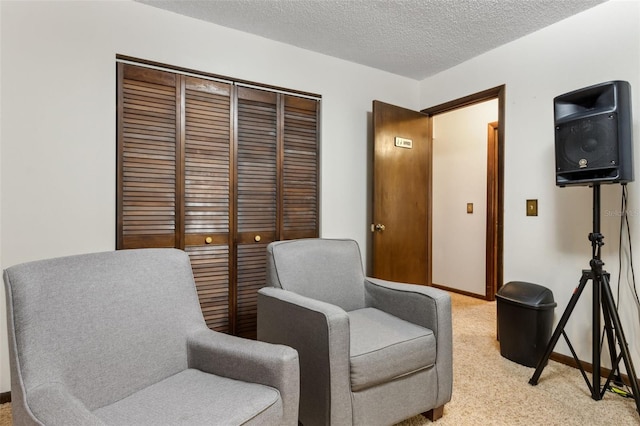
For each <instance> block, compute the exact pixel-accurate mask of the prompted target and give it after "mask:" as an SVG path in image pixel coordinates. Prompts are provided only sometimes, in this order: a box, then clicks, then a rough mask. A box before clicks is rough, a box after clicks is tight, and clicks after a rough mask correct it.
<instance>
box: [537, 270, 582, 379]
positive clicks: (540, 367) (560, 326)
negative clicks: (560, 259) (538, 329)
mask: <svg viewBox="0 0 640 426" xmlns="http://www.w3.org/2000/svg"><path fill="white" fill-rule="evenodd" d="M590 277H591V271H583V272H582V278H580V284H578V287H577V288H576V289H575V290H574V291H573V296H571V299H570V300H569V304H568V305H567V307H566V309H565V310H564V313H563V314H562V317H561V318H560V322H559V323H558V325H557V326H556V329H555V331H554V332H553V334H552V335H551V340H549V344H547V349H545V351H544V355H543V356H542V358H541V359H540V361H538V365H537V366H536V371H535V372H534V373H533V376H532V377H531V379H530V380H529V384H530V385H533V386H535V385H537V384H538V379H540V375H541V374H542V370H544V367H545V366H546V365H547V362H548V361H549V356H551V352H552V351H553V348H555V346H556V343H558V339H559V338H560V336H562V333H563V332H564V326H565V325H567V321H569V317H570V316H571V313H572V312H573V309H574V308H575V306H576V303H578V299H579V298H580V295H581V294H582V291H583V290H584V286H585V285H586V284H587V281H588V280H589V278H590Z"/></svg>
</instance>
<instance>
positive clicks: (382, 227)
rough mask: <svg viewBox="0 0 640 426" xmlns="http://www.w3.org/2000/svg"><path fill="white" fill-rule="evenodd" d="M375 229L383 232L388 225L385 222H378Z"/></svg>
mask: <svg viewBox="0 0 640 426" xmlns="http://www.w3.org/2000/svg"><path fill="white" fill-rule="evenodd" d="M373 229H374V231H378V232H382V231H384V230H385V229H386V227H385V226H384V225H383V224H381V223H378V224H376V225H375V226H374V227H373Z"/></svg>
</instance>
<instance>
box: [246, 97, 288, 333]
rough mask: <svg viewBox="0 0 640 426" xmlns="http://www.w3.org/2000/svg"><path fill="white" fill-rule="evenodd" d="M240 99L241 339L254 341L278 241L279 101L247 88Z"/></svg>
mask: <svg viewBox="0 0 640 426" xmlns="http://www.w3.org/2000/svg"><path fill="white" fill-rule="evenodd" d="M237 94H238V101H237V102H238V105H237V106H238V108H237V111H238V113H237V140H236V153H237V155H236V163H237V165H236V180H237V195H236V197H237V211H236V222H237V236H236V241H237V290H236V297H237V324H236V334H238V335H240V336H244V337H250V338H254V337H255V335H256V313H257V291H258V289H260V288H261V287H264V285H265V279H266V246H267V244H268V243H270V242H272V241H274V240H275V239H276V235H277V234H276V232H277V229H276V222H277V195H278V194H277V176H278V173H277V152H278V149H277V148H278V140H277V135H278V120H277V95H276V94H275V93H273V92H266V91H262V90H254V89H249V88H244V87H239V88H237Z"/></svg>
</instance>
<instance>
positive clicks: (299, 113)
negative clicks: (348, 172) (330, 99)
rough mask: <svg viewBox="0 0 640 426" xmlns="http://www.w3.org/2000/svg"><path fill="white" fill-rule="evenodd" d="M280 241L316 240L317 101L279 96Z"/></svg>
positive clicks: (317, 219)
mask: <svg viewBox="0 0 640 426" xmlns="http://www.w3.org/2000/svg"><path fill="white" fill-rule="evenodd" d="M283 98H284V130H283V133H284V137H283V140H284V142H283V145H284V147H283V150H284V155H283V166H282V212H283V213H282V215H281V221H282V225H281V229H282V232H281V236H280V239H283V240H290V239H295V238H314V237H317V236H318V228H319V224H318V221H319V218H318V191H319V188H318V181H319V178H318V173H319V171H318V164H319V162H318V155H319V152H318V122H319V120H318V101H316V100H313V99H305V98H299V97H295V96H288V95H287V96H283Z"/></svg>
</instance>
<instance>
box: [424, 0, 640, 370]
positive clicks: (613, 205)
mask: <svg viewBox="0 0 640 426" xmlns="http://www.w3.org/2000/svg"><path fill="white" fill-rule="evenodd" d="M610 80H626V81H629V82H630V84H631V87H632V96H633V100H632V103H633V116H634V119H633V131H634V136H635V141H636V149H635V155H634V157H635V160H634V163H635V165H636V173H635V174H636V177H637V178H640V161H639V160H640V148H638V146H637V142H638V140H639V138H640V124H639V121H638V120H639V118H640V3H638V2H637V1H615V0H614V1H611V2H607V3H604V4H602V5H599V6H597V7H594V8H593V9H589V10H587V11H585V12H583V13H581V14H579V15H577V16H574V17H572V18H569V19H567V20H564V21H562V22H559V23H557V24H555V25H552V26H550V27H547V28H545V29H543V30H541V31H538V32H536V33H533V34H531V35H529V36H526V37H524V38H521V39H519V40H516V41H514V42H512V43H510V44H507V45H505V46H502V47H500V48H498V49H495V50H493V51H490V52H488V53H486V54H484V55H482V56H479V57H477V58H475V59H473V60H470V61H468V62H466V63H464V64H461V65H459V66H457V67H455V68H452V69H450V70H447V71H445V72H443V73H441V74H438V75H436V76H433V77H431V78H428V79H426V80H424V81H422V82H421V83H420V92H421V97H420V103H421V107H423V108H426V107H429V106H432V105H437V104H440V103H442V102H445V101H449V100H452V99H457V98H459V97H462V96H466V95H469V94H472V93H476V92H479V91H482V90H485V89H489V88H492V87H496V86H498V85H501V84H506V111H505V115H506V118H505V155H506V160H505V194H504V195H505V206H504V216H505V219H504V220H505V228H504V278H505V282H508V281H511V280H523V281H531V282H536V283H539V284H541V285H544V286H547V287H549V288H550V289H551V290H552V291H553V293H554V295H555V299H556V301H557V302H558V307H557V309H556V321H557V320H559V318H560V315H561V314H562V312H564V310H565V307H566V305H567V303H568V301H569V299H570V297H571V294H572V291H573V289H574V287H576V286H577V284H578V281H579V279H580V276H581V271H582V269H584V268H588V267H589V260H590V258H591V245H590V243H589V241H588V240H587V235H588V234H589V232H591V231H592V222H591V220H592V191H591V189H589V188H586V187H580V188H576V187H573V188H558V187H556V186H555V174H554V165H555V163H554V161H555V154H554V126H553V98H554V97H555V96H557V95H560V94H563V93H567V92H569V91H572V90H575V89H580V88H583V87H587V86H590V85H592V84H597V83H601V82H605V81H610ZM628 187H629V194H630V206H629V209H630V211H631V212H632V215H631V217H630V222H631V229H632V231H634V233H633V238H632V241H633V245H634V246H635V248H636V251H635V252H634V253H635V256H636V257H635V264H636V265H640V257H638V256H639V255H638V253H640V249H639V248H640V233H638V232H637V230H638V227H639V226H640V220H639V219H640V213H639V212H640V185H639V184H638V183H637V182H634V183H630V184H629V185H628ZM620 192H621V187H620V185H606V186H603V187H602V211H603V217H602V232H603V234H604V235H605V237H606V238H605V242H606V245H605V246H604V248H603V260H604V261H605V262H606V266H605V268H606V269H607V270H608V271H609V272H610V273H611V274H612V277H613V278H612V284H611V286H612V288H613V291H614V293H616V289H617V286H616V278H617V269H618V262H617V255H616V247H617V241H618V231H617V227H618V225H619V218H618V217H616V216H615V215H610V216H605V215H604V211H605V210H609V211H613V212H615V211H619V208H620V207H619V206H620V201H619V200H620ZM529 198H537V199H538V215H539V216H538V217H535V218H533V217H526V216H525V212H526V208H525V203H526V199H529ZM621 294H622V297H621V300H622V301H621V304H620V308H619V312H620V316H621V317H622V320H623V328H624V331H625V334H626V336H627V339H628V341H629V343H630V350H631V353H632V358H633V360H634V364H635V367H636V370H637V369H638V368H639V367H640V324H639V322H638V312H637V309H636V307H635V306H634V303H632V299H631V297H630V294H629V290H628V287H627V285H626V284H625V285H624V286H623V288H622V289H621ZM591 323H592V321H591V285H588V287H587V289H586V290H585V293H583V295H582V296H581V298H580V301H579V303H578V306H577V307H576V309H575V310H574V312H573V314H572V316H571V319H570V321H569V324H568V325H567V327H565V331H567V334H568V335H569V338H570V339H571V342H572V344H573V345H574V346H575V347H576V350H577V352H578V355H579V356H580V358H581V359H583V360H586V361H588V362H590V361H591ZM556 351H557V352H561V353H563V354H565V355H569V356H571V353H570V352H569V350H568V348H567V347H566V344H565V343H564V341H563V339H561V342H559V344H558V345H557V346H556Z"/></svg>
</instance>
